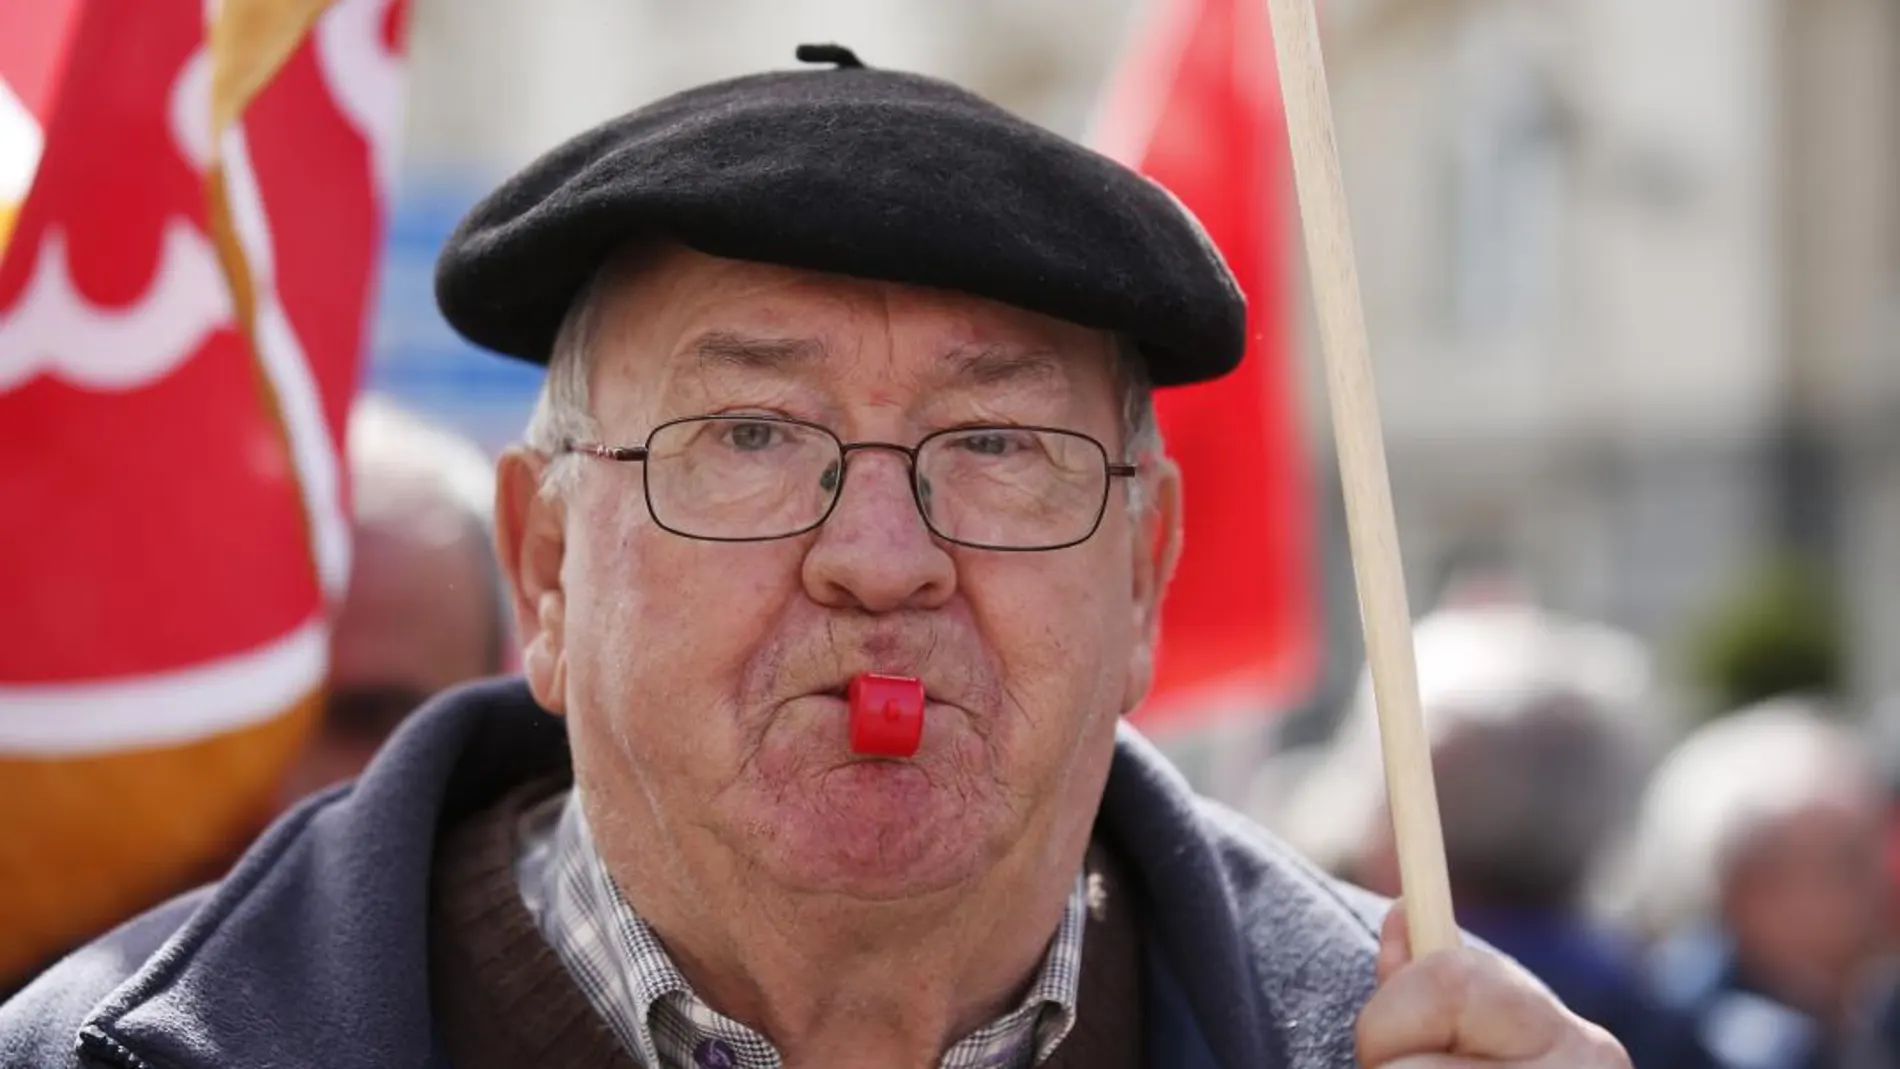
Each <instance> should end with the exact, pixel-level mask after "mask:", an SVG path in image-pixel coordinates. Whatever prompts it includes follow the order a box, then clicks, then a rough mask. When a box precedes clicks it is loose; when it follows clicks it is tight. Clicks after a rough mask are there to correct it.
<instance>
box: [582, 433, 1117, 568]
mask: <svg viewBox="0 0 1900 1069" xmlns="http://www.w3.org/2000/svg"><path fill="white" fill-rule="evenodd" d="M720 422H728V423H783V424H789V425H791V426H795V427H805V428H808V429H811V430H815V431H818V432H820V433H821V434H823V435H824V436H825V437H827V438H829V439H831V441H832V444H834V445H836V446H837V447H838V458H839V461H838V487H837V489H836V490H834V491H832V494H831V501H830V502H829V503H828V504H826V505H825V511H824V512H822V513H820V514H819V516H818V518H817V519H816V520H814V521H813V522H811V523H809V524H807V525H805V526H804V527H800V528H799V529H797V530H795V531H787V532H785V533H783V534H774V535H759V536H749V537H745V538H734V537H729V536H709V535H698V534H691V533H688V532H686V531H682V530H679V529H678V528H675V527H670V526H668V525H667V523H666V521H665V520H662V519H661V518H660V514H659V512H658V511H657V510H656V509H654V507H653V486H652V483H651V482H649V481H648V479H647V476H646V471H645V468H644V465H645V463H646V460H647V458H648V456H649V455H651V446H652V443H653V436H654V435H656V434H659V433H660V432H661V431H664V430H665V429H667V428H668V427H675V426H678V425H680V424H682V423H720ZM972 431H1037V432H1042V433H1047V434H1061V435H1066V436H1068V437H1071V438H1079V439H1081V440H1082V441H1085V442H1087V443H1088V444H1090V445H1092V446H1094V447H1095V451H1096V452H1097V453H1100V454H1101V457H1102V470H1103V473H1104V478H1103V479H1102V499H1101V500H1100V501H1099V502H1097V503H1096V506H1095V517H1094V519H1093V520H1091V521H1090V523H1089V526H1088V530H1087V531H1085V532H1084V533H1083V534H1082V535H1081V536H1080V537H1077V538H1074V539H1071V540H1069V541H1067V542H1058V543H1055V544H1053V545H1047V546H999V545H992V544H990V543H987V542H971V541H968V540H967V539H961V538H952V537H951V536H949V535H947V534H944V533H943V532H942V531H941V530H939V529H938V527H937V525H936V523H935V522H934V521H933V520H931V518H930V513H929V511H928V510H927V509H926V508H925V507H924V498H923V487H922V486H921V485H919V482H918V477H917V456H918V454H919V453H920V452H922V451H923V448H924V447H925V446H927V445H929V444H930V443H931V442H932V441H934V440H935V439H938V438H942V437H946V436H948V435H952V434H969V433H971V432H972ZM871 449H885V450H889V451H891V452H893V453H897V454H900V455H901V456H903V458H904V463H905V465H906V466H907V467H908V468H909V469H910V494H911V500H912V501H913V502H914V503H915V504H916V505H917V515H918V516H920V517H922V518H923V521H924V526H925V527H926V528H928V529H929V531H930V533H931V534H932V535H933V536H935V537H937V538H940V539H942V540H943V541H945V542H949V543H951V544H952V545H958V546H965V547H967V548H970V549H981V550H988V551H992V552H997V553H1049V552H1053V551H1055V550H1058V549H1068V548H1069V547H1071V546H1079V545H1081V544H1082V543H1084V542H1086V541H1088V540H1089V539H1091V538H1094V537H1095V532H1096V531H1098V530H1100V529H1101V526H1102V517H1103V516H1105V515H1106V514H1107V513H1108V496H1109V490H1110V488H1111V487H1113V486H1114V481H1115V480H1116V479H1128V478H1133V477H1134V476H1135V475H1136V474H1137V473H1138V472H1139V471H1140V468H1139V466H1138V465H1135V464H1130V463H1126V462H1121V461H1113V460H1110V459H1109V458H1108V449H1107V447H1105V446H1103V445H1102V443H1101V442H1100V441H1098V440H1096V439H1095V438H1094V437H1093V436H1092V435H1088V434H1084V433H1082V432H1081V431H1075V430H1069V429H1068V428H1066V427H1038V426H1032V425H1027V424H1021V423H982V424H970V425H966V426H958V427H946V428H944V429H943V430H940V431H932V432H931V433H929V434H926V435H924V436H923V437H922V438H920V439H918V440H917V444H916V445H914V446H912V445H901V444H899V443H897V442H846V441H845V440H844V439H842V438H839V437H838V436H837V434H835V433H833V431H832V430H831V428H829V427H827V426H825V425H824V424H822V423H813V422H811V421H810V420H803V419H794V418H792V417H790V416H752V415H734V416H722V415H710V416H684V417H681V418H679V419H670V420H667V421H666V422H664V423H661V424H658V425H657V426H655V427H654V428H653V429H652V430H650V431H648V432H647V438H646V441H645V442H643V443H642V444H640V445H602V444H600V443H598V442H579V441H566V442H562V443H561V448H560V449H559V452H561V453H574V454H577V455H579V456H589V457H595V458H597V459H600V460H611V461H616V462H620V463H638V464H641V465H642V466H643V467H642V470H641V473H640V490H641V494H642V496H643V497H644V498H645V499H646V506H647V515H649V516H651V517H653V522H654V523H655V524H657V525H658V526H659V527H660V529H661V530H663V531H666V532H668V533H670V534H675V535H678V536H680V537H681V538H691V539H693V540H695V541H699V542H776V541H779V540H781V539H785V538H797V537H798V536H799V535H803V534H809V533H811V532H812V531H816V530H817V529H818V528H820V527H823V526H824V525H825V521H827V520H829V519H831V514H832V513H833V512H834V511H836V510H837V508H838V502H839V500H841V499H842V498H843V497H844V484H845V479H846V478H847V477H848V476H849V474H850V471H851V454H853V453H857V452H863V451H865V450H871Z"/></svg>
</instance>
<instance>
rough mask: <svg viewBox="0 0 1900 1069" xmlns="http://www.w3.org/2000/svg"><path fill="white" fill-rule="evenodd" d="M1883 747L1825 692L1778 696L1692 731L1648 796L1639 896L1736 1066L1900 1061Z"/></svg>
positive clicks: (1666, 962) (1663, 954) (1669, 969)
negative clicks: (1819, 698) (1837, 711)
mask: <svg viewBox="0 0 1900 1069" xmlns="http://www.w3.org/2000/svg"><path fill="white" fill-rule="evenodd" d="M1873 751H1874V747H1873V746H1872V744H1871V741H1870V740H1869V739H1867V738H1865V737H1863V735H1862V734H1861V733H1859V732H1857V731H1855V730H1854V729H1853V728H1851V727H1850V726H1848V725H1846V724H1843V723H1842V722H1841V721H1840V720H1839V719H1838V718H1837V717H1836V716H1834V715H1832V714H1831V713H1830V712H1829V711H1828V710H1827V709H1825V708H1824V707H1823V706H1821V705H1819V704H1818V703H1814V702H1810V701H1807V700H1805V699H1800V698H1793V697H1788V698H1780V699H1775V700H1773V701H1770V702H1766V703H1763V704H1760V705H1757V706H1753V707H1750V708H1748V709H1745V710H1742V711H1740V712H1737V713H1734V714H1731V715H1729V716H1726V717H1723V718H1721V719H1718V720H1716V721H1714V722H1712V723H1710V724H1708V725H1706V726H1704V727H1703V728H1701V729H1699V730H1698V731H1697V732H1695V733H1694V734H1693V735H1691V736H1690V737H1689V738H1688V739H1686V740H1684V741H1683V743H1682V745H1681V746H1680V747H1678V748H1677V750H1676V751H1675V752H1674V753H1673V754H1671V755H1670V757H1669V759H1668V761H1667V762H1666V763H1665V764H1664V765H1663V767H1662V768H1661V769H1660V770H1659V771H1658V773H1657V775H1656V778H1655V781H1654V782H1653V783H1652V784H1651V785H1650V789H1649V791H1648V792H1647V794H1646V795H1645V797H1644V801H1643V810H1642V817H1641V823H1640V827H1639V831H1638V835H1637V839H1636V842H1635V854H1634V857H1635V871H1634V891H1633V897H1632V902H1631V907H1632V908H1633V909H1634V911H1635V914H1634V915H1635V917H1636V918H1637V920H1638V921H1639V922H1640V923H1641V924H1643V925H1644V926H1645V927H1647V928H1648V929H1649V930H1650V931H1651V932H1653V933H1655V934H1657V935H1658V936H1659V937H1661V940H1662V941H1661V945H1660V946H1659V948H1658V950H1657V952H1656V974H1657V976H1658V982H1659V986H1660V988H1661V990H1662V991H1663V993H1664V994H1665V995H1666V997H1667V998H1668V999H1669V1000H1670V1001H1671V1003H1672V1004H1674V1005H1677V1006H1679V1007H1681V1008H1683V1009H1684V1010H1686V1011H1688V1012H1691V1013H1693V1014H1694V1015H1695V1016H1696V1018H1697V1021H1698V1031H1699V1033H1700V1034H1701V1035H1702V1037H1703V1040H1704V1042H1705V1043H1706V1044H1707V1046H1708V1047H1709V1049H1710V1050H1712V1051H1713V1052H1714V1053H1715V1054H1716V1055H1717V1056H1718V1057H1719V1058H1720V1059H1721V1064H1722V1065H1724V1066H1727V1067H1732V1069H1823V1067H1840V1066H1846V1067H1855V1069H1858V1067H1862V1066H1868V1067H1873V1066H1879V1067H1891V1066H1896V1065H1900V1044H1896V1038H1900V1015H1897V1014H1896V1012H1895V1001H1894V987H1893V983H1892V978H1891V976H1890V969H1891V965H1890V959H1889V955H1888V936H1889V925H1888V909H1889V902H1890V896H1891V893H1892V892H1891V885H1890V882H1889V877H1888V875H1887V873H1886V871H1885V867H1884V854H1883V850H1882V844H1883V836H1884V829H1885V820H1886V791H1885V788H1884V786H1883V784H1882V778H1881V775H1880V773H1879V769H1878V765H1877V762H1876V760H1875V758H1874V753H1873Z"/></svg>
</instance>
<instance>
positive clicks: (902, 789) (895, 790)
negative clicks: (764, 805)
mask: <svg viewBox="0 0 1900 1069" xmlns="http://www.w3.org/2000/svg"><path fill="white" fill-rule="evenodd" d="M798 794H799V795H800V796H799V797H793V798H784V799H781V805H780V806H779V810H780V811H779V812H777V813H775V814H773V816H774V818H776V819H774V820H772V824H773V828H772V831H771V833H770V835H769V838H768V840H767V841H766V842H765V843H763V844H761V845H762V846H763V848H764V850H765V851H766V853H767V854H768V855H769V860H767V865H768V867H770V868H774V869H777V870H778V871H779V874H780V877H781V879H782V880H783V881H784V883H785V884H786V885H787V886H788V888H789V889H794V890H800V891H806V892H813V893H826V894H840V895H847V896H851V897H858V898H866V899H898V898H907V897H911V896H915V895H921V894H928V893H931V892H933V891H941V890H944V889H946V888H949V887H953V886H956V885H957V884H960V883H964V882H967V881H968V880H970V879H972V878H973V877H975V876H976V875H977V874H978V873H979V871H980V870H981V868H982V866H983V863H984V860H985V858H984V855H985V853H986V851H985V847H986V846H987V845H988V844H987V842H986V840H987V839H988V836H985V835H984V834H983V831H984V829H983V828H982V827H981V823H982V822H981V819H980V814H979V813H978V812H976V811H975V810H974V809H973V808H972V807H970V806H968V805H966V804H964V803H965V802H966V800H965V799H962V798H961V797H959V796H956V795H954V794H953V793H952V792H949V791H947V790H945V789H944V787H943V786H942V785H941V784H933V783H932V782H931V781H930V778H929V777H928V776H926V775H925V774H924V772H923V771H922V770H921V769H919V768H917V767H916V766H914V765H911V764H908V763H906V762H900V761H856V762H852V763H850V764H846V765H842V766H840V767H838V768H835V769H832V770H831V771H829V772H827V773H825V774H824V775H823V776H821V777H820V778H819V779H818V781H817V782H815V783H811V784H809V785H808V786H806V787H805V788H804V789H802V790H800V791H799V792H798Z"/></svg>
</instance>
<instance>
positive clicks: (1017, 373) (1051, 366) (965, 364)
mask: <svg viewBox="0 0 1900 1069" xmlns="http://www.w3.org/2000/svg"><path fill="white" fill-rule="evenodd" d="M945 360H946V361H947V363H948V364H949V367H947V368H945V377H946V378H948V379H950V380H951V381H955V382H963V383H969V384H972V385H976V386H993V385H1015V384H1021V383H1026V382H1048V383H1060V382H1061V381H1063V377H1064V376H1063V366H1062V360H1061V358H1060V357H1059V356H1058V355H1057V354H1056V353H1053V352H1050V351H1049V350H1047V349H1007V348H1004V347H1002V346H997V345H970V346H960V347H958V348H955V349H952V350H951V351H950V352H949V353H948V354H947V355H946V357H945Z"/></svg>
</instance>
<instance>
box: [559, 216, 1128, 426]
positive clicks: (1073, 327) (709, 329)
mask: <svg viewBox="0 0 1900 1069" xmlns="http://www.w3.org/2000/svg"><path fill="white" fill-rule="evenodd" d="M595 294H596V297H595V299H596V300H597V301H599V302H600V307H599V312H598V314H599V316H600V319H599V322H598V325H597V328H596V336H595V338H594V339H593V345H592V353H593V360H594V365H595V366H594V368H593V385H594V388H595V391H596V397H597V398H598V399H599V400H600V401H602V402H607V403H609V404H611V403H612V401H613V400H614V399H615V398H624V399H626V400H628V401H633V400H635V399H644V400H648V401H652V400H660V401H665V400H669V399H670V400H676V401H679V402H681V403H685V402H687V401H689V400H691V399H692V398H693V397H694V395H696V394H700V393H706V392H708V391H711V392H715V393H716V392H718V390H719V389H720V387H721V385H722V384H723V383H727V382H734V381H742V382H747V383H754V384H756V383H760V382H771V381H776V382H781V383H786V384H795V385H803V386H808V387H811V388H814V389H817V388H824V389H830V390H832V391H833V392H836V391H837V389H839V388H843V387H851V388H854V389H856V390H858V391H859V392H862V393H864V394H866V395H867V396H868V397H871V398H872V399H874V400H879V401H883V402H888V403H898V404H904V403H908V402H910V401H915V400H920V399H928V398H931V397H936V396H940V395H943V394H945V393H952V394H954V393H958V392H963V393H968V394H973V395H1001V394H1008V395H1011V396H1012V397H1015V398H1016V399H1017V401H1018V402H1019V403H1028V402H1030V401H1032V400H1040V401H1041V402H1043V403H1045V404H1056V403H1060V404H1061V405H1062V406H1063V407H1064V408H1066V409H1071V410H1080V411H1082V412H1084V413H1087V412H1089V411H1091V410H1092V409H1094V408H1096V407H1098V406H1105V408H1104V412H1105V414H1106V415H1109V416H1112V415H1113V414H1114V413H1115V411H1116V406H1115V396H1116V389H1115V376H1116V370H1117V369H1116V355H1115V354H1116V345H1115V341H1114V338H1113V336H1112V335H1110V334H1109V333H1107V332H1105V331H1099V330H1093V329H1090V328H1087V327H1083V326H1080V325H1078V324H1074V323H1068V322H1065V321H1062V320H1059V319H1055V318H1052V317H1049V316H1046V315H1041V314H1039V313H1035V312H1030V311H1027V310H1024V309H1021V308H1015V307H1012V306H1009V305H1005V304H1001V303H998V302H995V301H991V300H987V299H984V298H980V297H974V296H971V295H968V294H961V293H955V292H951V291H946V290H937V289H927V288H921V287H914V286H906V285H901V284H897V283H889V282H878V281H871V280H865V279H856V278H848V277H844V276H840V275H831V274H825V273H821V272H815V271H807V270H800V269H796V268H789V267H781V266H778V265H773V264H764V263H756V262H751V261H739V260H726V259H720V258H716V257H712V256H707V255H704V254H701V253H697V252H693V251H691V250H687V249H683V248H680V247H677V246H667V247H658V248H653V247H648V248H643V249H639V250H633V251H629V252H627V253H624V254H622V255H621V256H619V257H617V258H616V259H615V260H614V261H612V262H610V263H609V264H608V266H607V267H606V268H605V269H604V270H603V275H602V278H601V279H600V281H599V283H598V284H597V286H596V288H595Z"/></svg>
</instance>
